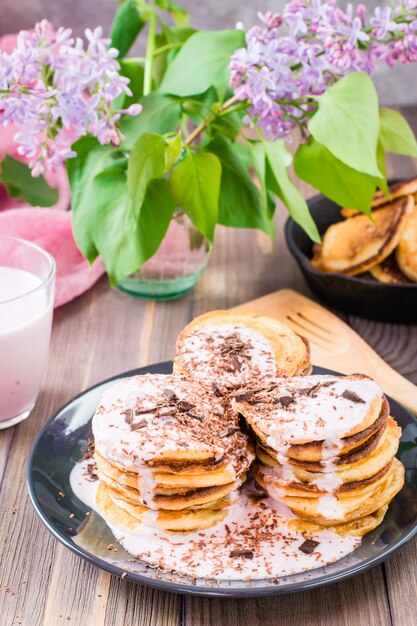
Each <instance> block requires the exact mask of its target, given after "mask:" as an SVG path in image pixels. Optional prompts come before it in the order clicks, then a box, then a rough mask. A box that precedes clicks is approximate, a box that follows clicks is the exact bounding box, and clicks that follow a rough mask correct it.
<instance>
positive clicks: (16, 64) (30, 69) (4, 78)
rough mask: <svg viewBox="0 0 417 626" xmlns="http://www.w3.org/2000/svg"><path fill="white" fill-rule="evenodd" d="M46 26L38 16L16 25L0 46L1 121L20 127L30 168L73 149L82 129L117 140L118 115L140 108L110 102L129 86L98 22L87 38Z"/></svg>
mask: <svg viewBox="0 0 417 626" xmlns="http://www.w3.org/2000/svg"><path fill="white" fill-rule="evenodd" d="M48 33H49V30H48V23H47V22H46V21H43V22H41V23H39V24H37V25H36V26H35V28H34V30H33V31H32V32H28V31H21V32H20V33H19V35H18V37H17V43H16V48H15V49H14V50H13V52H12V53H11V54H6V53H1V54H0V90H1V92H0V124H3V125H10V124H16V125H17V126H18V127H20V129H21V130H20V131H19V132H17V133H16V135H15V137H14V139H15V141H16V142H17V143H18V144H19V147H18V153H19V154H20V155H22V156H24V157H25V158H26V159H27V160H28V164H29V167H30V168H31V169H32V174H33V176H39V175H40V174H44V173H46V172H48V171H50V170H54V169H56V168H57V167H59V166H60V165H62V163H64V161H65V160H66V159H68V158H71V157H73V156H76V154H75V152H74V151H73V150H72V148H71V146H72V144H73V143H74V142H75V141H77V140H78V139H79V138H80V137H82V136H84V135H86V134H88V133H90V134H93V135H95V136H96V137H97V138H98V140H99V141H100V142H101V143H114V144H116V145H118V144H119V143H120V141H121V139H122V136H121V134H120V131H119V130H118V122H119V120H120V117H121V115H122V114H125V115H138V114H139V113H140V111H141V109H142V107H141V106H140V105H138V104H137V105H132V106H130V107H129V108H127V109H123V110H120V111H115V110H113V109H112V103H113V101H114V99H115V98H117V97H118V96H120V95H121V94H127V95H131V91H130V89H129V87H128V83H129V80H128V79H127V78H126V77H124V76H120V74H119V70H120V66H119V64H118V63H117V61H116V57H117V55H118V52H117V50H115V49H114V48H109V47H108V45H109V40H108V39H105V38H103V32H102V29H101V28H96V29H95V30H94V31H92V30H90V29H87V30H86V31H85V36H86V39H87V44H86V46H85V45H84V42H83V41H82V40H81V39H80V38H77V39H74V38H73V37H72V31H71V30H70V29H64V28H59V29H58V31H57V32H56V34H55V36H52V37H51V36H50V35H49V34H48Z"/></svg>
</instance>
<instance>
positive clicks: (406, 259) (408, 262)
mask: <svg viewBox="0 0 417 626" xmlns="http://www.w3.org/2000/svg"><path fill="white" fill-rule="evenodd" d="M396 259H397V263H398V266H399V268H400V270H401V272H403V274H405V276H407V278H409V279H410V280H411V281H413V282H414V283H416V282H417V206H416V207H414V210H413V212H412V213H411V214H410V215H408V216H407V220H406V223H405V227H404V230H403V232H402V233H401V237H400V241H399V242H398V248H397V251H396Z"/></svg>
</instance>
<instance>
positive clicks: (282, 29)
mask: <svg viewBox="0 0 417 626" xmlns="http://www.w3.org/2000/svg"><path fill="white" fill-rule="evenodd" d="M261 19H262V21H263V23H264V27H259V26H255V27H253V28H252V29H251V30H249V31H248V33H247V35H246V43H247V47H246V49H241V50H237V51H236V52H235V54H234V55H233V56H232V59H231V62H230V72H231V79H230V84H231V85H232V87H233V88H234V92H235V96H236V97H237V98H238V99H239V100H248V101H249V109H248V114H249V116H248V119H249V120H252V122H253V121H256V122H257V124H258V126H260V127H261V128H262V129H263V130H264V132H265V134H266V135H267V137H268V138H271V139H278V138H281V137H286V136H287V135H288V133H289V132H290V131H291V130H292V129H293V128H294V126H297V125H298V126H300V128H301V131H302V132H303V133H304V132H306V125H307V122H308V119H309V117H310V116H311V115H312V114H314V111H315V107H316V104H315V101H314V99H313V98H312V96H313V95H317V94H320V93H323V92H324V91H325V90H326V89H327V88H328V87H329V86H331V85H332V84H334V83H335V82H336V81H337V80H339V79H340V78H342V77H343V76H344V75H346V74H348V73H350V72H366V73H368V74H371V73H372V72H373V71H374V70H375V67H376V65H377V63H378V61H384V62H385V63H387V64H388V65H390V66H393V65H395V64H397V63H411V62H414V61H417V1H416V0H403V2H401V3H396V2H393V3H392V6H391V8H389V7H387V8H384V9H381V8H377V9H376V10H375V13H374V15H373V17H371V19H370V20H369V25H367V21H366V7H365V6H364V5H362V4H360V5H358V6H357V7H356V9H355V10H354V8H353V6H352V5H348V7H347V9H346V10H345V11H343V10H342V9H340V8H339V7H337V6H336V5H335V2H334V0H327V1H326V0H291V1H290V2H289V3H288V4H287V5H286V6H285V8H284V11H283V14H282V17H281V16H279V15H278V14H273V13H268V14H267V15H265V16H263V17H262V18H261Z"/></svg>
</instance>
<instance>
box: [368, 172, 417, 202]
mask: <svg viewBox="0 0 417 626" xmlns="http://www.w3.org/2000/svg"><path fill="white" fill-rule="evenodd" d="M389 192H390V196H391V198H387V196H386V195H385V194H384V192H383V191H381V190H380V189H378V191H377V192H376V193H375V195H374V199H373V200H372V207H373V208H376V207H380V206H383V205H385V204H387V203H390V202H391V201H392V200H396V199H397V198H403V197H404V196H408V195H412V196H415V195H417V178H412V179H411V180H406V181H399V182H398V183H393V184H392V185H390V186H389Z"/></svg>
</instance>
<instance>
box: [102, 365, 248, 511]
mask: <svg viewBox="0 0 417 626" xmlns="http://www.w3.org/2000/svg"><path fill="white" fill-rule="evenodd" d="M93 432H94V436H95V446H96V462H97V467H98V475H99V478H100V480H102V481H103V482H105V483H106V485H109V486H111V488H112V489H113V490H114V491H115V493H116V494H117V495H118V496H119V497H122V498H126V499H127V500H128V501H130V502H132V503H133V504H135V503H136V504H142V505H145V506H148V507H150V508H152V509H159V508H164V509H167V510H179V509H182V508H186V507H191V506H195V505H199V504H205V503H208V502H210V501H212V500H217V499H219V498H221V497H223V496H224V495H226V494H227V493H230V492H231V491H233V490H235V489H236V488H237V486H239V485H240V484H241V483H242V481H243V479H244V477H245V475H246V472H247V470H248V469H249V465H250V463H251V461H252V460H253V458H254V455H253V453H252V451H251V444H250V443H249V441H248V438H247V436H246V435H245V434H244V433H242V432H241V431H240V430H239V427H238V415H237V413H236V411H234V410H233V409H231V407H230V404H229V403H228V401H227V399H226V398H223V397H218V396H216V395H215V394H214V393H213V392H212V391H211V390H209V389H207V388H204V387H202V386H201V385H199V384H198V383H196V382H195V381H193V380H190V379H188V378H185V377H181V376H175V375H170V376H164V375H159V374H155V375H152V374H147V375H145V376H134V377H131V378H128V379H124V380H122V381H119V382H117V383H116V384H115V385H112V386H111V387H110V388H109V389H107V391H106V392H105V393H104V395H103V398H102V400H101V403H100V405H99V407H98V409H97V411H96V414H95V415H94V418H93Z"/></svg>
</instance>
